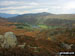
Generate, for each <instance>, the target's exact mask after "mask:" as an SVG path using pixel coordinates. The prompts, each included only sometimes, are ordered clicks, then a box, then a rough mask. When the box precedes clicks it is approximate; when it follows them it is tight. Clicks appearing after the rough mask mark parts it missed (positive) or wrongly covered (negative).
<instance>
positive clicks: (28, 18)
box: [8, 12, 75, 24]
mask: <svg viewBox="0 0 75 56" xmlns="http://www.w3.org/2000/svg"><path fill="white" fill-rule="evenodd" d="M8 20H9V21H12V22H22V23H23V22H24V23H29V24H46V22H47V23H48V24H49V23H50V22H51V23H52V24H55V22H59V24H60V22H62V21H64V22H65V23H66V21H68V22H70V20H71V21H72V22H73V21H75V14H58V15H56V14H51V13H47V12H43V13H35V14H23V15H19V16H16V17H10V18H8ZM51 20H52V21H51ZM64 22H62V23H64ZM57 24H58V23H57Z"/></svg>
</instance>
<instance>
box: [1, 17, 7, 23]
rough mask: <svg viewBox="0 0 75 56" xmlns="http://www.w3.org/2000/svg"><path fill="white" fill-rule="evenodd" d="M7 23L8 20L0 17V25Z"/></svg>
mask: <svg viewBox="0 0 75 56" xmlns="http://www.w3.org/2000/svg"><path fill="white" fill-rule="evenodd" d="M5 22H8V20H7V19H5V18H2V17H0V23H5Z"/></svg>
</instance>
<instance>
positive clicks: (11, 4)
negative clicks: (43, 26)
mask: <svg viewBox="0 0 75 56" xmlns="http://www.w3.org/2000/svg"><path fill="white" fill-rule="evenodd" d="M40 12H49V13H53V14H75V0H0V13H8V14H26V13H40Z"/></svg>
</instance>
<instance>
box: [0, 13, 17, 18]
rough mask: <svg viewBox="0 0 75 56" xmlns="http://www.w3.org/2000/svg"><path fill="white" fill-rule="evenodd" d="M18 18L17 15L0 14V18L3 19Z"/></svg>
mask: <svg viewBox="0 0 75 56" xmlns="http://www.w3.org/2000/svg"><path fill="white" fill-rule="evenodd" d="M15 16H18V14H5V13H0V17H3V18H9V17H15Z"/></svg>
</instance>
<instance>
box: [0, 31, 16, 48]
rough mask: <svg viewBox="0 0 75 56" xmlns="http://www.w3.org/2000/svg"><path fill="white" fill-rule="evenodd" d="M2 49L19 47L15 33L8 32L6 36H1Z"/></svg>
mask: <svg viewBox="0 0 75 56" xmlns="http://www.w3.org/2000/svg"><path fill="white" fill-rule="evenodd" d="M0 39H1V42H2V41H3V42H2V43H0V44H1V47H2V48H10V47H11V48H13V47H15V46H16V45H17V38H16V36H15V35H14V33H13V32H6V33H5V35H4V36H2V35H1V36H0Z"/></svg>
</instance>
